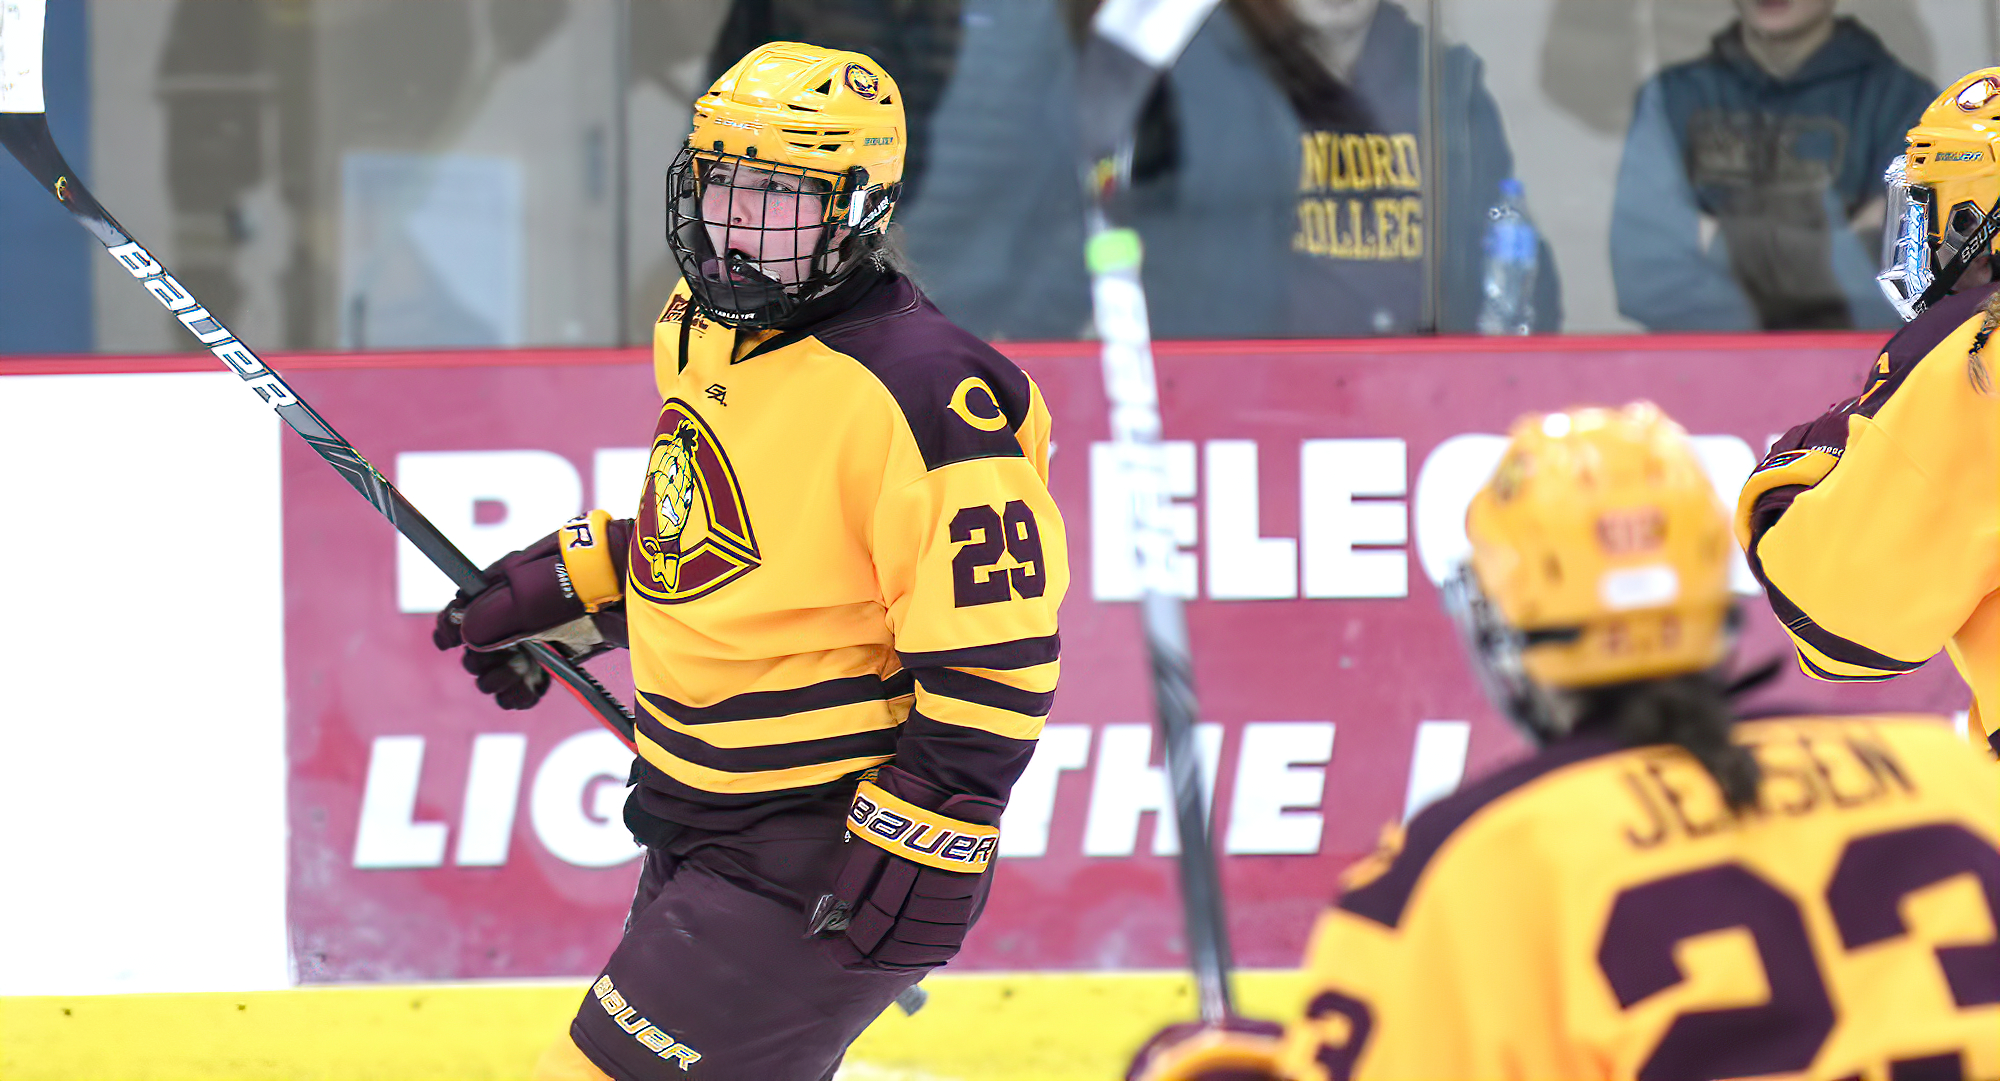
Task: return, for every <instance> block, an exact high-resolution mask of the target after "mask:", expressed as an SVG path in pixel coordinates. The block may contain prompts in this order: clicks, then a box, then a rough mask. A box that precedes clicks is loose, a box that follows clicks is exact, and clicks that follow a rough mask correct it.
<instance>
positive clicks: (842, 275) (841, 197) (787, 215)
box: [667, 147, 872, 327]
mask: <svg viewBox="0 0 2000 1081" xmlns="http://www.w3.org/2000/svg"><path fill="white" fill-rule="evenodd" d="M864 183H866V175H865V173H864V172H863V171H862V170H859V169H857V170H854V171H853V173H851V174H843V173H835V172H828V171H825V170H819V169H805V168H800V167H798V166H794V165H784V164H780V163H778V162H772V161H765V160H761V159H758V158H752V157H743V156H741V155H736V154H725V153H721V152H717V151H708V150H696V149H695V148H693V147H683V148H682V149H681V152H680V155H679V156H678V157H676V158H675V159H674V163H673V166H672V167H671V168H669V169H668V170H667V246H668V247H669V248H671V249H673V253H674V260H675V262H677V263H679V264H680V270H681V275H682V276H683V277H684V278H686V279H687V283H688V288H689V290H690V291H691V292H692V293H693V294H694V298H695V301H696V302H697V303H698V304H699V305H700V306H701V308H702V309H703V311H704V312H705V313H706V314H707V315H709V316H710V317H711V318H713V319H715V321H717V322H719V323H722V324H724V325H726V326H732V327H772V326H781V325H783V324H784V323H785V322H786V321H787V320H788V319H789V318H791V316H792V315H793V314H794V313H796V312H797V311H798V309H799V307H800V305H802V304H804V303H806V302H807V301H810V300H813V299H815V298H818V297H821V296H825V295H826V294H827V293H829V292H831V291H832V290H833V288H834V287H835V286H837V285H839V284H840V283H841V282H842V281H844V280H845V279H846V278H847V277H848V276H849V275H850V274H852V273H853V272H854V270H855V268H856V267H857V266H859V265H860V264H861V262H862V261H863V259H864V258H865V257H866V255H867V253H868V251H869V250H870V249H871V247H872V244H871V243H870V242H869V241H868V240H866V239H863V237H862V235H861V231H860V230H858V229H854V230H850V232H849V233H848V235H847V236H845V237H843V238H842V239H841V241H840V243H839V245H838V246H837V247H832V246H831V245H832V241H833V237H834V234H835V232H836V231H837V229H838V228H839V226H840V225H841V224H842V223H843V222H844V221H846V220H847V218H848V216H849V215H848V213H847V211H848V208H849V203H850V201H851V194H852V192H854V191H855V190H857V189H858V188H860V186H861V185H862V184H864Z"/></svg>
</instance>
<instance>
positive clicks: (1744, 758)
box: [1576, 672, 1763, 813]
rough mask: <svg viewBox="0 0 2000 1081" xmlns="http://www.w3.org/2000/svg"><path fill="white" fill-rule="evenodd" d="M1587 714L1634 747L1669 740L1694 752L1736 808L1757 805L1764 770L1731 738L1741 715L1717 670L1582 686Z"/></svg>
mask: <svg viewBox="0 0 2000 1081" xmlns="http://www.w3.org/2000/svg"><path fill="white" fill-rule="evenodd" d="M1576 693H1577V694H1578V695H1579V697H1580V698H1581V699H1582V700H1581V701H1580V702H1579V706H1580V708H1581V711H1582V712H1581V717H1580V720H1579V722H1578V726H1579V727H1582V726H1585V725H1589V726H1592V727H1595V728H1597V729H1598V730H1599V731H1604V732H1609V733H1610V734H1611V735H1612V736H1613V737H1614V738H1616V739H1618V740H1619V741H1620V742H1622V743H1624V744H1625V745H1626V746H1628V747H1643V746H1647V745H1649V744H1660V743H1667V744H1672V745H1674V746H1676V747H1679V748H1681V749H1682V750H1684V751H1686V752H1687V753H1689V754H1691V755H1693V756H1694V759H1695V761H1697V762H1700V763H1701V765H1702V768H1703V769H1705V770H1707V771H1708V775H1709V776H1710V777H1713V778H1714V779H1715V783H1716V786H1717V787H1719V788H1721V789H1722V798H1723V800H1724V802H1726V803H1727V804H1728V805H1729V809H1730V810H1731V811H1732V812H1738V813H1740V812H1742V811H1745V810H1747V809H1749V808H1751V807H1754V806H1755V805H1756V803H1757V785H1758V783H1759V782H1760V781H1761V780H1762V779H1763V773H1762V771H1761V770H1760V769H1758V766H1757V759H1756V758H1755V757H1753V756H1752V755H1751V753H1750V749H1749V748H1748V747H1745V746H1743V745H1742V744H1740V743H1736V742H1734V741H1733V740H1731V739H1730V738H1729V730H1730V726H1731V725H1732V724H1734V723H1735V720H1736V716H1735V713H1734V711H1732V710H1731V709H1730V706H1729V688H1728V686H1727V685H1726V684H1725V683H1724V682H1723V681H1722V679H1721V677H1720V676H1718V675H1716V674H1715V673H1712V672H1691V673H1688V674H1687V675H1683V676H1675V677H1673V678H1671V679H1659V680H1647V681H1645V682H1643V683H1621V684H1614V685H1612V686H1608V687H1591V688H1579V689H1578V690H1577V691H1576Z"/></svg>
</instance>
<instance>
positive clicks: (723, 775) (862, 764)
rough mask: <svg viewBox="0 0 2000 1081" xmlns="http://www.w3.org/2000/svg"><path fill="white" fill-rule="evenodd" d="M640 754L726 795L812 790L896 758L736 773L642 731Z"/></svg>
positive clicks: (693, 782)
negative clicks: (698, 762)
mask: <svg viewBox="0 0 2000 1081" xmlns="http://www.w3.org/2000/svg"><path fill="white" fill-rule="evenodd" d="M639 754H640V756H641V757H643V758H644V759H645V760H646V761H647V762H649V763H651V764H652V765H653V767H654V768H655V769H658V770H659V771H660V772H661V773H664V774H666V775H667V776H669V777H672V778H673V779H674V780H676V781H679V782H680V783H682V784H684V785H687V786H688V787H690V788H697V789H700V790H702V791H704V792H724V793H737V792H782V791H784V790H785V789H788V788H810V787H812V786H813V785H817V784H825V783H827V782H828V781H837V780H839V779H840V778H842V777H845V776H847V775H848V774H850V773H859V772H861V771H862V770H864V769H868V768H869V767H871V766H879V765H881V764H882V763H884V762H887V761H889V760H890V759H892V758H894V757H895V755H893V754H879V755H869V756H866V757H862V758H844V759H841V760H839V761H837V762H821V763H816V764H813V765H806V766H793V767H791V768H788V769H771V770H757V771H753V772H747V773H735V772H731V771H728V770H720V769H710V768H709V767H707V766H698V765H696V764H694V763H693V762H689V761H687V760H686V759H684V758H680V757H678V756H676V755H674V754H673V753H671V752H669V751H668V750H667V749H666V748H664V747H662V746H660V745H659V744H658V743H655V742H653V740H652V737H650V736H648V735H646V733H645V732H643V731H642V732H640V733H639Z"/></svg>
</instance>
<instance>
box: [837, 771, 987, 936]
mask: <svg viewBox="0 0 2000 1081" xmlns="http://www.w3.org/2000/svg"><path fill="white" fill-rule="evenodd" d="M1002 809H1003V807H1002V804H1001V803H1000V802H999V801H997V800H991V799H984V798H981V797H976V796H952V795H947V794H946V793H945V792H944V791H943V790H942V789H939V788H937V787H935V786H933V785H930V784H927V783H925V782H924V781H922V780H919V779H917V778H916V777H914V776H912V775H910V774H908V773H905V772H903V771H902V770H899V769H897V768H896V767H894V766H884V767H882V768H881V769H880V770H878V771H876V772H875V775H874V776H873V777H870V778H868V779H864V780H863V781H862V783H861V785H860V786H859V788H858V789H857V791H856V792H855V797H854V804H853V806H852V808H851V809H850V810H849V812H848V828H849V835H848V845H849V852H848V854H847V858H846V860H844V861H843V865H842V867H841V869H840V871H839V873H838V874H837V875H836V876H835V882H834V889H833V892H832V893H829V894H828V895H827V896H826V897H825V898H823V899H822V901H821V904H820V905H819V906H817V907H816V908H815V912H814V916H815V918H814V919H813V920H812V922H811V923H810V924H809V931H810V933H815V934H835V935H837V937H836V938H835V939H834V940H833V941H832V942H830V944H829V950H830V952H831V953H832V954H833V956H834V959H835V960H836V961H837V962H839V963H840V964H842V965H844V966H846V967H850V968H855V967H871V968H893V969H903V968H927V967H930V966H933V965H939V964H943V963H944V962H946V961H948V960H950V959H951V957H952V956H953V955H954V954H956V953H957V952H958V949H959V946H960V945H961V944H962V943H963V942H964V940H965V934H966V932H967V931H968V930H970V928H971V926H972V921H973V920H974V919H975V918H976V917H977V915H978V912H979V909H980V907H981V902H982V901H983V900H984V897H985V892H986V887H987V883H988V882H989V881H990V878H991V875H990V873H989V872H990V868H991V863H992V859H993V854H994V852H995V850H996V849H997V848H998V845H999V832H998V830H997V828H996V824H997V823H998V822H999V820H1000V812H1001V810H1002Z"/></svg>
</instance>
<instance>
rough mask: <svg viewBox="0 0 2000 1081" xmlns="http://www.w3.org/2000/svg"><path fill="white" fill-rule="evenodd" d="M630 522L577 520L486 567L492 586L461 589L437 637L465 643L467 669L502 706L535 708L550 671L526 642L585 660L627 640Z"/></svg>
mask: <svg viewBox="0 0 2000 1081" xmlns="http://www.w3.org/2000/svg"><path fill="white" fill-rule="evenodd" d="M630 533H631V522H630V521H617V522H614V521H612V520H611V518H610V515H608V514H605V513H604V512H603V511H593V512H591V513H590V514H588V515H584V516H580V517H578V518H574V519H572V520H570V521H569V522H567V523H565V524H564V525H563V527H562V528H561V529H558V530H556V531H555V532H554V533H551V534H549V535H548V536H546V537H543V538H542V539H541V540H538V541H536V542H535V543H533V544H531V545H529V546H527V547H526V548H523V549H521V550H520V551H518V552H511V553H509V554H507V555H505V556H502V557H501V558H500V559H499V560H498V561H496V562H495V563H494V564H493V565H492V566H490V567H487V568H486V569H485V570H484V571H482V572H481V574H482V575H484V577H485V578H486V581H487V582H488V583H489V585H488V586H487V588H486V590H485V591H484V592H482V593H480V594H479V595H478V596H476V597H470V598H468V597H467V596H466V595H465V593H464V592H463V591H461V592H460V593H459V594H458V596H457V597H456V598H454V599H453V600H452V602H451V604H449V605H447V606H446V607H445V609H444V611H442V612H439V613H438V614H437V625H436V627H435V628H434V629H433V630H432V631H431V641H432V642H433V643H435V644H436V645H437V647H438V648H439V649H455V648H457V647H459V646H464V647H465V656H464V658H463V663H464V665H465V670H466V671H468V672H470V673H472V674H473V675H474V676H475V677H477V685H478V687H479V689H480V691H481V692H483V693H486V694H490V695H492V696H493V697H494V699H495V700H496V701H497V702H498V703H499V704H500V708H502V709H527V708H528V707H530V706H532V705H534V704H535V703H536V702H539V701H541V698H542V695H543V694H545V693H547V692H548V689H549V674H548V673H547V672H545V671H543V670H542V666H541V665H539V664H537V663H535V660H534V658H533V657H532V656H530V655H529V654H528V651H527V650H526V649H525V648H523V647H522V645H521V643H523V642H526V641H529V640H534V641H542V642H549V643H551V644H553V645H555V646H556V647H557V648H559V649H561V650H562V651H563V652H564V653H566V654H568V655H569V656H570V657H573V658H576V659H578V660H582V659H584V658H587V657H591V656H595V655H596V654H598V653H602V652H604V651H605V650H607V649H611V648H614V647H623V646H624V645H625V610H624V601H623V594H622V592H621V590H622V587H623V582H624V563H625V558H624V557H625V542H626V541H627V539H629V537H630Z"/></svg>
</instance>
